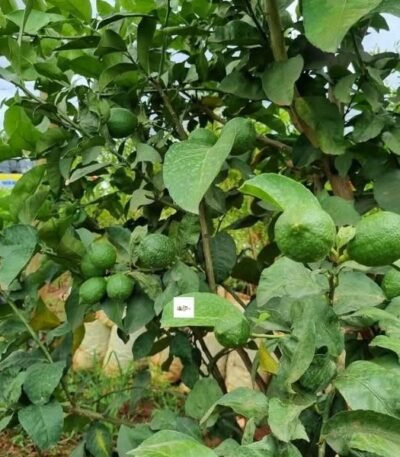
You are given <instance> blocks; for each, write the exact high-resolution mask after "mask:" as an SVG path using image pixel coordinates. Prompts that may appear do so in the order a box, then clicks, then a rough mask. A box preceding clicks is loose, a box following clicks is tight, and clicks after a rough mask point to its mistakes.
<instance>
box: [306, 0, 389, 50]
mask: <svg viewBox="0 0 400 457" xmlns="http://www.w3.org/2000/svg"><path fill="white" fill-rule="evenodd" d="M380 2H381V0H345V1H344V2H331V1H330V0H322V1H320V0H305V1H304V3H303V15H304V27H305V33H306V37H307V38H308V40H309V41H310V42H311V43H312V44H313V45H314V46H317V47H318V48H320V49H322V50H323V51H327V52H335V51H336V50H337V48H338V47H339V45H340V43H341V41H342V40H343V38H344V36H345V35H346V33H347V32H348V30H349V29H350V27H351V26H352V25H353V24H354V23H356V22H357V21H358V20H359V19H361V18H362V17H363V16H365V15H366V14H368V13H369V12H370V11H371V10H373V9H374V8H375V7H376V6H378V5H379V3H380Z"/></svg>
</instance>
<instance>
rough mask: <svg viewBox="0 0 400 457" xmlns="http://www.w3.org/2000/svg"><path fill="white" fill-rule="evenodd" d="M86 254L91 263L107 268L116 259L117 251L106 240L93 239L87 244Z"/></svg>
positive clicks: (112, 264) (111, 265)
mask: <svg viewBox="0 0 400 457" xmlns="http://www.w3.org/2000/svg"><path fill="white" fill-rule="evenodd" d="M88 256H89V259H90V261H91V262H92V263H93V265H95V266H96V267H98V268H102V269H104V270H108V269H109V268H111V267H113V266H114V264H115V262H116V260H117V251H116V250H115V248H114V246H113V245H112V244H110V243H109V242H108V241H95V242H94V243H92V244H91V245H90V246H89V249H88Z"/></svg>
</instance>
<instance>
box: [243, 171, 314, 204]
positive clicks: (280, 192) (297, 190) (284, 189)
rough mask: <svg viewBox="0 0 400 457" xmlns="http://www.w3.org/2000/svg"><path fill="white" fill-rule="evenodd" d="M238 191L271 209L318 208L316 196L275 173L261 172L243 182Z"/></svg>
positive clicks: (299, 184) (291, 180)
mask: <svg viewBox="0 0 400 457" xmlns="http://www.w3.org/2000/svg"><path fill="white" fill-rule="evenodd" d="M240 191H241V192H243V193H244V194H248V195H252V196H253V197H257V198H259V199H261V200H262V201H263V202H265V203H266V204H267V205H268V206H270V207H271V209H273V210H286V209H291V208H298V207H299V205H302V206H305V207H306V208H307V209H312V208H315V209H320V208H321V206H320V204H319V202H318V200H317V199H316V197H315V196H314V195H313V194H312V193H311V192H310V191H309V190H308V189H307V188H306V187H304V186H303V185H302V184H301V183H299V182H297V181H295V180H294V179H291V178H288V177H286V176H283V175H278V174H276V173H263V174H261V175H258V176H255V177H254V178H251V179H249V180H247V181H245V182H244V184H243V185H242V186H241V188H240Z"/></svg>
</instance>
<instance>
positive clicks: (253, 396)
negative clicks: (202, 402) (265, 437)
mask: <svg viewBox="0 0 400 457" xmlns="http://www.w3.org/2000/svg"><path fill="white" fill-rule="evenodd" d="M218 406H225V407H227V408H232V409H233V411H235V413H236V414H239V415H241V416H243V417H246V418H248V419H250V418H254V419H255V420H256V422H259V421H261V420H262V419H263V418H264V417H265V416H267V414H268V398H267V397H266V396H265V395H264V394H263V393H261V392H257V391H254V390H253V389H249V388H247V387H239V388H237V389H235V390H232V392H229V393H227V394H225V395H224V396H223V397H221V398H220V399H219V400H217V401H216V402H215V403H214V404H213V405H212V406H211V408H210V409H209V410H208V411H207V413H206V414H205V415H204V416H203V418H202V419H201V423H205V422H206V421H207V420H208V418H209V417H210V416H211V414H212V413H213V412H214V410H215V408H217V407H218Z"/></svg>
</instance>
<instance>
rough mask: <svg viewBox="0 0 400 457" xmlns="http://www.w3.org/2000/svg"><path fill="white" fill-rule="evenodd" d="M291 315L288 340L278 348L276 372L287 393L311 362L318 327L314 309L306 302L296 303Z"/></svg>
mask: <svg viewBox="0 0 400 457" xmlns="http://www.w3.org/2000/svg"><path fill="white" fill-rule="evenodd" d="M292 315H293V317H292V319H293V325H292V331H291V334H290V338H289V339H288V340H287V341H283V342H282V344H281V346H280V347H281V351H282V355H283V357H282V359H281V363H280V369H279V371H278V377H279V378H281V379H282V380H283V382H284V385H285V387H286V389H287V390H288V391H289V392H292V384H293V383H295V382H296V381H298V380H299V379H300V378H301V377H302V376H303V374H304V373H305V372H306V371H307V369H308V367H309V366H310V365H311V362H312V361H313V358H314V354H315V348H316V326H317V325H318V322H316V321H315V320H314V308H313V307H312V306H309V304H308V302H307V300H301V301H298V302H296V303H295V306H293V308H292Z"/></svg>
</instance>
